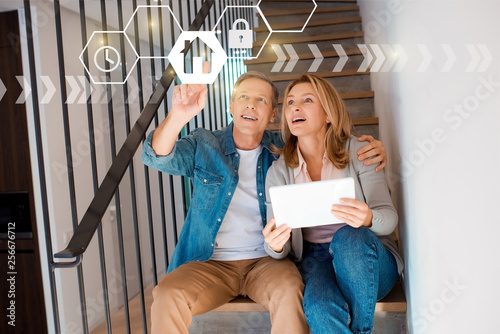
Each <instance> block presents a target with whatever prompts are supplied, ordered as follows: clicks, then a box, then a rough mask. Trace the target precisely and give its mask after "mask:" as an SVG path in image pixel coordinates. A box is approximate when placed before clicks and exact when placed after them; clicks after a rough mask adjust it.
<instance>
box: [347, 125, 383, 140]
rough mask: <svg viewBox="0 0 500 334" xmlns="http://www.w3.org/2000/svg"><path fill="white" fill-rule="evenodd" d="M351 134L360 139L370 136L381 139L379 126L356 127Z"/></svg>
mask: <svg viewBox="0 0 500 334" xmlns="http://www.w3.org/2000/svg"><path fill="white" fill-rule="evenodd" d="M351 134H352V135H354V136H356V137H360V136H361V135H370V136H373V138H375V139H379V131H378V124H375V125H356V126H355V127H354V130H353V131H351Z"/></svg>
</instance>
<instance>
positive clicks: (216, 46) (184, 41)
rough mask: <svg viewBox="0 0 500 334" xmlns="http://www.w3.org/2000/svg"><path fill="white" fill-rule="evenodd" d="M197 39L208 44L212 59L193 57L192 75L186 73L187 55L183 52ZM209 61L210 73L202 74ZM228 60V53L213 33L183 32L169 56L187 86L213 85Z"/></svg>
mask: <svg viewBox="0 0 500 334" xmlns="http://www.w3.org/2000/svg"><path fill="white" fill-rule="evenodd" d="M195 39H199V43H201V42H203V43H205V44H206V46H207V49H208V50H209V52H211V57H210V58H209V57H207V56H205V57H206V58H205V59H204V57H193V64H192V68H193V71H192V73H186V72H184V63H185V60H186V55H185V54H184V53H183V51H184V49H185V48H186V47H188V45H189V44H192V43H193V41H194V40H195ZM208 59H211V70H210V73H202V68H203V63H204V61H205V60H208ZM226 59H227V56H226V53H225V52H224V49H223V48H222V46H221V45H220V43H219V41H218V40H217V37H215V34H214V33H213V32H212V31H184V32H182V33H181V35H180V36H179V38H177V41H176V42H175V45H174V47H173V48H172V51H170V53H169V55H168V60H169V61H170V64H172V67H173V68H174V70H175V72H176V73H177V75H178V76H179V78H180V80H181V82H182V83H187V84H211V83H213V82H214V81H215V79H216V78H217V75H219V72H220V70H221V69H222V67H223V66H224V64H225V63H226Z"/></svg>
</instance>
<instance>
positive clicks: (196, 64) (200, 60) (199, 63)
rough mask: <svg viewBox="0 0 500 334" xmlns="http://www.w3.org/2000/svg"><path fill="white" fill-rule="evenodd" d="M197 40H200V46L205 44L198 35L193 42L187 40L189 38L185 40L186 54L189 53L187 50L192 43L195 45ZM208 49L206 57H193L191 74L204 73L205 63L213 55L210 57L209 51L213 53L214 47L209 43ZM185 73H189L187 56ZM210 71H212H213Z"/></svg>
mask: <svg viewBox="0 0 500 334" xmlns="http://www.w3.org/2000/svg"><path fill="white" fill-rule="evenodd" d="M195 42H198V45H200V46H201V45H203V44H205V43H204V42H203V41H202V40H201V39H200V38H199V37H196V38H195V39H194V40H193V41H192V42H191V41H187V40H186V41H184V51H186V54H187V51H188V50H189V49H190V48H191V45H193V44H194V43H195ZM207 49H208V50H207V54H206V55H205V57H193V60H192V67H191V68H192V71H191V74H195V75H202V74H203V64H204V63H205V61H207V60H208V59H209V58H212V55H211V56H210V57H208V53H212V49H211V48H210V46H208V45H207ZM184 73H186V74H187V72H186V57H184ZM209 73H211V71H210V72H209Z"/></svg>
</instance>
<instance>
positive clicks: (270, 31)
mask: <svg viewBox="0 0 500 334" xmlns="http://www.w3.org/2000/svg"><path fill="white" fill-rule="evenodd" d="M259 3H260V2H259ZM228 8H256V9H257V11H259V13H260V16H261V17H262V18H263V20H264V23H265V24H266V26H267V29H268V30H269V35H267V37H266V40H265V41H264V43H262V46H261V47H260V50H259V52H257V55H256V56H255V57H249V56H246V57H245V56H240V57H227V59H257V58H258V57H259V55H260V53H261V52H262V50H263V49H264V46H265V45H266V43H267V41H268V40H269V37H271V34H272V33H273V30H272V28H271V26H270V25H269V23H268V22H267V19H266V18H265V17H264V14H263V13H262V11H261V10H260V8H259V6H226V7H225V8H224V10H223V11H222V13H221V14H220V16H219V18H218V19H217V22H216V23H215V25H214V28H213V29H212V31H215V28H217V26H218V25H219V22H220V20H222V16H223V15H224V13H225V12H226V10H227V9H228Z"/></svg>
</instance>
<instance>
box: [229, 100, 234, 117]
mask: <svg viewBox="0 0 500 334" xmlns="http://www.w3.org/2000/svg"><path fill="white" fill-rule="evenodd" d="M229 114H230V115H232V114H233V99H231V100H229Z"/></svg>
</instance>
